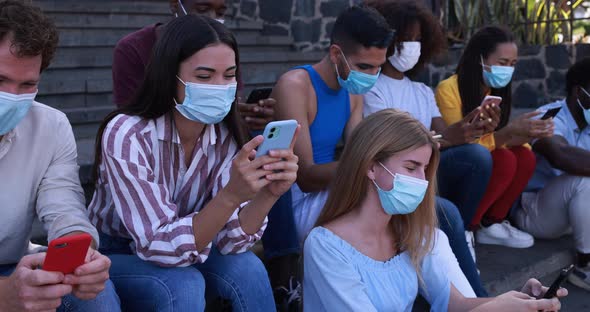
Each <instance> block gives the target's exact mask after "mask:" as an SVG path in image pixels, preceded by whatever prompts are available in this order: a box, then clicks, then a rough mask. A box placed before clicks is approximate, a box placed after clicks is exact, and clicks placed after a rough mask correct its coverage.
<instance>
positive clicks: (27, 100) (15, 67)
mask: <svg viewBox="0 0 590 312" xmlns="http://www.w3.org/2000/svg"><path fill="white" fill-rule="evenodd" d="M57 41H58V37H57V30H56V28H55V26H54V24H53V22H51V20H49V19H48V18H47V17H45V16H44V15H43V14H42V13H41V11H40V10H39V9H38V8H36V7H33V6H31V5H29V4H26V3H25V2H23V1H17V0H4V1H0V177H2V178H1V179H0V213H1V216H2V217H1V218H0V228H1V229H2V231H1V232H0V246H2V249H1V250H0V311H22V310H26V311H48V310H55V309H58V311H63V310H66V309H67V311H120V308H119V300H118V297H117V295H116V294H115V291H114V287H113V285H112V283H111V282H110V281H109V273H108V272H109V267H110V261H109V259H108V258H107V257H105V256H103V255H101V254H100V253H99V252H98V251H96V250H95V248H97V247H98V234H97V231H96V229H95V228H94V227H93V226H92V224H91V223H90V222H89V220H88V218H87V216H86V209H85V202H84V195H83V192H82V187H81V186H80V180H79V177H78V165H77V163H76V158H77V153H76V143H75V141H74V136H73V133H72V128H71V126H70V124H69V122H68V120H67V118H66V116H65V115H64V114H63V113H61V112H59V111H57V110H55V109H53V108H50V107H48V106H45V105H43V104H41V103H38V102H35V101H34V99H35V96H36V94H37V86H38V83H39V79H40V75H41V72H42V71H43V70H44V69H45V68H47V66H48V65H49V62H50V60H51V57H52V56H53V54H54V52H55V49H56V46H57ZM36 217H38V218H39V220H40V221H41V223H42V224H43V225H44V227H45V229H46V230H47V232H48V240H53V239H55V238H58V237H63V236H67V235H73V234H78V233H88V234H90V235H91V236H92V237H93V238H94V242H93V245H92V248H89V250H88V253H87V256H86V263H85V264H83V265H82V266H80V267H78V268H77V269H76V271H75V272H74V273H73V274H67V275H64V274H62V273H59V272H48V271H44V270H43V269H40V267H41V266H42V264H43V261H44V259H45V253H35V254H30V255H27V252H28V246H29V239H30V237H31V225H32V223H33V220H34V218H36Z"/></svg>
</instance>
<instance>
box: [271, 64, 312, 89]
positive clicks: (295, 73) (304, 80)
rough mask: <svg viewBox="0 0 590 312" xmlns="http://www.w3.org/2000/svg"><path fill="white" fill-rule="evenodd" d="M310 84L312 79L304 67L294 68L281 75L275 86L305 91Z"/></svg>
mask: <svg viewBox="0 0 590 312" xmlns="http://www.w3.org/2000/svg"><path fill="white" fill-rule="evenodd" d="M310 86H311V80H310V79H309V75H308V74H307V72H306V71H305V70H304V69H293V70H290V71H288V72H286V73H284V74H283V75H281V77H280V78H279V80H278V81H277V85H276V87H275V88H278V89H280V90H281V91H287V90H289V91H292V90H298V91H304V90H307V89H309V87H310Z"/></svg>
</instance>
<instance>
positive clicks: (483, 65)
mask: <svg viewBox="0 0 590 312" xmlns="http://www.w3.org/2000/svg"><path fill="white" fill-rule="evenodd" d="M479 58H480V59H481V69H482V70H486V66H487V67H489V68H490V72H491V70H492V67H491V66H490V65H486V64H485V63H484V62H483V55H481V54H480V55H479Z"/></svg>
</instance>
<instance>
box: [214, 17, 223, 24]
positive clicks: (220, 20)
mask: <svg viewBox="0 0 590 312" xmlns="http://www.w3.org/2000/svg"><path fill="white" fill-rule="evenodd" d="M215 20H216V21H218V22H220V23H221V24H225V20H224V19H223V18H216V19H215Z"/></svg>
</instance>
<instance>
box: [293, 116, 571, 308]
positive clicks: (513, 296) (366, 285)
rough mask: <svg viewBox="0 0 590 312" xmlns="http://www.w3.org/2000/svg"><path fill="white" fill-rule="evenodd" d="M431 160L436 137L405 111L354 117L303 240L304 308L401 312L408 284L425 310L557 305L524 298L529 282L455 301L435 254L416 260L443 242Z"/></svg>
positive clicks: (408, 304)
mask: <svg viewBox="0 0 590 312" xmlns="http://www.w3.org/2000/svg"><path fill="white" fill-rule="evenodd" d="M438 162H439V151H438V147H437V144H436V142H435V141H434V140H433V139H432V138H431V135H430V133H429V132H428V131H427V130H426V129H425V128H424V126H422V125H421V124H420V122H418V121H417V120H415V119H413V118H411V117H410V115H408V114H407V113H402V112H399V111H396V110H393V109H386V110H383V111H380V112H378V113H375V114H373V115H371V116H369V117H368V118H366V119H365V120H364V121H362V122H361V123H360V124H359V126H358V127H357V128H356V129H355V130H354V132H353V133H352V136H351V138H350V143H349V144H347V145H346V147H345V149H344V152H343V155H342V158H341V161H340V164H339V166H338V170H337V174H336V179H335V183H334V184H333V185H332V189H331V190H330V195H329V197H328V201H327V203H326V206H325V207H324V209H323V211H322V214H321V215H320V217H319V219H318V222H317V227H316V228H315V229H313V230H312V231H311V233H310V234H309V236H308V237H307V240H306V241H305V247H304V265H305V272H304V284H303V285H304V292H303V295H304V300H303V302H304V309H305V311H334V310H338V311H391V310H392V309H395V310H396V311H411V309H412V305H413V302H414V300H415V298H416V295H417V294H418V291H420V293H421V294H422V295H423V296H424V297H425V298H426V299H427V300H428V301H429V302H430V304H431V306H432V311H447V310H449V311H467V310H473V311H500V310H501V309H502V310H504V311H538V310H543V311H556V310H558V309H559V307H560V302H559V300H558V299H557V298H553V299H542V300H534V299H535V298H534V297H532V296H533V294H534V295H537V296H539V295H541V294H542V293H543V292H544V291H546V288H544V287H542V285H541V283H540V282H539V281H537V280H535V279H531V280H529V281H528V282H527V284H526V285H525V287H524V288H523V292H515V291H513V292H509V293H506V294H503V295H501V296H499V297H496V298H465V297H463V296H462V295H461V294H460V293H459V292H458V291H457V290H456V288H455V287H454V286H453V285H452V284H451V282H450V281H449V279H448V277H447V272H446V271H445V270H444V269H441V268H440V267H439V266H437V265H436V261H437V260H436V257H426V258H425V256H427V255H429V254H430V252H431V247H430V246H432V245H433V240H434V239H435V238H436V237H438V238H440V239H445V236H444V234H443V233H442V232H440V231H438V230H435V226H436V214H435V210H434V196H435V174H436V169H437V166H438ZM439 243H440V242H439ZM446 248H449V247H448V242H447V243H446ZM445 255H448V254H441V255H439V256H445ZM558 295H559V296H560V297H563V296H566V295H567V290H565V289H560V290H559V292H558Z"/></svg>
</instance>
